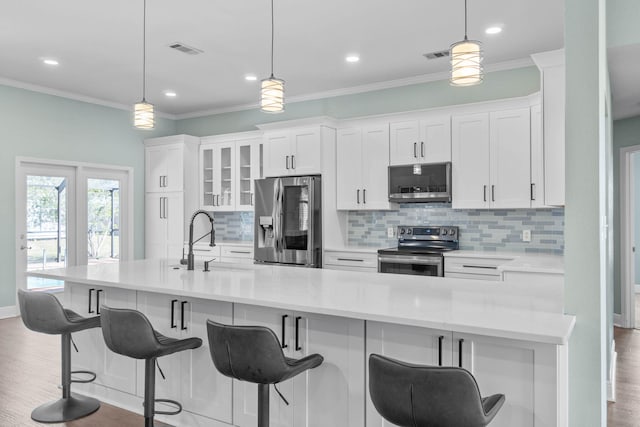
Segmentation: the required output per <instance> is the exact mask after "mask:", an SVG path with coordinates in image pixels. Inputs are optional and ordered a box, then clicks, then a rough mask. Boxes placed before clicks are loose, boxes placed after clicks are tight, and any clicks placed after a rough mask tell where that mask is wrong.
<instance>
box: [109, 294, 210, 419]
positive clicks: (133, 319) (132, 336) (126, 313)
mask: <svg viewBox="0 0 640 427" xmlns="http://www.w3.org/2000/svg"><path fill="white" fill-rule="evenodd" d="M100 313H101V315H102V335H103V336H104V342H105V343H106V344H107V347H109V349H110V350H111V351H113V352H114V353H118V354H122V355H123V356H128V357H132V358H134V359H144V361H145V376H144V422H145V427H153V418H154V416H155V414H163V415H176V414H179V413H180V412H182V405H181V404H180V403H179V402H176V401H175V400H169V399H156V398H155V385H156V371H155V369H156V359H157V358H158V357H162V356H168V355H169V354H173V353H177V352H180V351H185V350H193V349H196V348H198V347H200V346H201V345H202V340H201V339H200V338H185V339H177V338H169V337H166V336H164V335H162V334H161V333H159V332H157V331H155V330H154V329H153V326H151V323H150V322H149V319H147V317H146V316H145V315H144V314H142V313H140V312H139V311H136V310H130V309H119V308H110V307H106V306H102V307H101V308H100ZM155 402H163V403H169V404H173V405H174V406H176V408H177V409H176V410H175V411H156V409H155Z"/></svg>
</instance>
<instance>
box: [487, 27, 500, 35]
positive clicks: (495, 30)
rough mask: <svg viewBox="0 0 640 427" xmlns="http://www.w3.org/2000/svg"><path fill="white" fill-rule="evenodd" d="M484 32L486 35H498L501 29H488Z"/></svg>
mask: <svg viewBox="0 0 640 427" xmlns="http://www.w3.org/2000/svg"><path fill="white" fill-rule="evenodd" d="M484 32H485V33H487V34H498V33H501V32H502V27H489V28H487V29H486V30H484Z"/></svg>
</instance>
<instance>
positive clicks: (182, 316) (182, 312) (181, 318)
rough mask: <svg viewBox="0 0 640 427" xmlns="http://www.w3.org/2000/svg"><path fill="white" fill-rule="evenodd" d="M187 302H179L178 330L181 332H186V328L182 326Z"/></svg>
mask: <svg viewBox="0 0 640 427" xmlns="http://www.w3.org/2000/svg"><path fill="white" fill-rule="evenodd" d="M188 302H189V301H181V302H180V330H182V331H186V330H187V327H186V326H184V306H185V305H186V304H187V303H188Z"/></svg>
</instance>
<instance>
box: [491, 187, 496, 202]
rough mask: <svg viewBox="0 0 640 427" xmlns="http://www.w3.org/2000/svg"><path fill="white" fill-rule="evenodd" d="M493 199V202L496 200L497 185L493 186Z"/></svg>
mask: <svg viewBox="0 0 640 427" xmlns="http://www.w3.org/2000/svg"><path fill="white" fill-rule="evenodd" d="M491 201H492V202H495V201H496V186H495V185H492V186H491Z"/></svg>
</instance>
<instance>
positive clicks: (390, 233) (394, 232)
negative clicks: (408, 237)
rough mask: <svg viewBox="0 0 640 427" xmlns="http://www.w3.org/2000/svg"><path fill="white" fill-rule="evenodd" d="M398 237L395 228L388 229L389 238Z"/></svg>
mask: <svg viewBox="0 0 640 427" xmlns="http://www.w3.org/2000/svg"><path fill="white" fill-rule="evenodd" d="M395 235H396V229H395V227H387V237H389V238H391V237H394V236H395Z"/></svg>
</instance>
